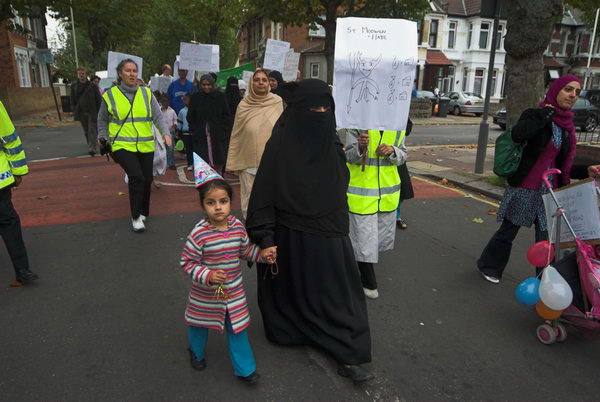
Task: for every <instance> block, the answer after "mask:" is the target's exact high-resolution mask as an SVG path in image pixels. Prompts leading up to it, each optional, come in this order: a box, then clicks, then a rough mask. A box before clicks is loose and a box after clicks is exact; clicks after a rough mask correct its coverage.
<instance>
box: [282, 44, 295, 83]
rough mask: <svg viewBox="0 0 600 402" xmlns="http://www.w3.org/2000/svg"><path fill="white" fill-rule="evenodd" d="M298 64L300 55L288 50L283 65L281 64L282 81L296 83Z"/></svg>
mask: <svg viewBox="0 0 600 402" xmlns="http://www.w3.org/2000/svg"><path fill="white" fill-rule="evenodd" d="M299 63H300V53H295V52H294V51H293V50H290V51H289V52H287V54H286V55H285V63H284V64H283V71H282V72H281V75H283V80H284V81H296V78H297V77H298V64H299Z"/></svg>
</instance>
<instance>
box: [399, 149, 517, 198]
mask: <svg viewBox="0 0 600 402" xmlns="http://www.w3.org/2000/svg"><path fill="white" fill-rule="evenodd" d="M476 155H477V146H476V145H449V146H435V145H432V146H417V147H409V150H408V167H409V169H410V171H411V173H413V174H417V175H420V176H424V177H428V178H430V179H434V180H436V181H438V182H440V183H441V184H444V185H449V186H458V187H461V188H464V189H466V190H468V191H473V192H476V193H479V194H480V195H483V196H486V197H489V198H492V199H496V200H500V199H501V198H502V194H503V193H504V188H505V184H504V183H505V181H504V179H502V178H499V177H498V176H496V175H495V174H494V172H493V171H492V168H493V165H494V147H493V145H488V149H487V153H486V158H485V166H484V173H483V174H475V173H474V167H475V158H476Z"/></svg>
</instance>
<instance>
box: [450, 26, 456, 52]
mask: <svg viewBox="0 0 600 402" xmlns="http://www.w3.org/2000/svg"><path fill="white" fill-rule="evenodd" d="M455 44H456V21H450V24H449V25H448V49H454V45H455Z"/></svg>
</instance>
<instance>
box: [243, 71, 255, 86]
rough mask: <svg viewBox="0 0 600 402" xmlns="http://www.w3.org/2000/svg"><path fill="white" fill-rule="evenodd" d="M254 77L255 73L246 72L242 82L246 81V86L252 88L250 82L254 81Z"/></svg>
mask: <svg viewBox="0 0 600 402" xmlns="http://www.w3.org/2000/svg"><path fill="white" fill-rule="evenodd" d="M253 75H254V72H252V71H244V72H243V73H242V80H244V81H246V84H248V86H250V81H252V76H253Z"/></svg>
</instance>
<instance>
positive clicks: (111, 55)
mask: <svg viewBox="0 0 600 402" xmlns="http://www.w3.org/2000/svg"><path fill="white" fill-rule="evenodd" d="M125 59H131V60H133V61H135V63H136V64H137V66H138V78H142V67H143V65H144V60H143V59H142V58H141V57H138V56H133V55H130V54H125V53H119V52H108V64H107V68H106V71H107V75H108V77H110V78H115V79H116V78H117V77H118V74H117V66H118V65H119V63H120V62H121V60H125Z"/></svg>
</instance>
